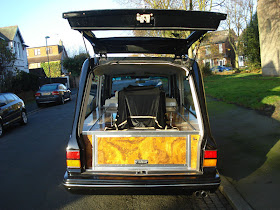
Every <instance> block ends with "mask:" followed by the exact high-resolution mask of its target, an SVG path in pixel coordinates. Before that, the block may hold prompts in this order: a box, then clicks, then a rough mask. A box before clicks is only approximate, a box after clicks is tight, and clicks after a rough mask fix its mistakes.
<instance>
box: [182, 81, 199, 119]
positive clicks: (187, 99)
mask: <svg viewBox="0 0 280 210" xmlns="http://www.w3.org/2000/svg"><path fill="white" fill-rule="evenodd" d="M184 107H185V108H186V109H187V110H189V111H190V112H192V113H193V114H196V113H195V108H194V102H193V97H192V92H191V87H190V83H189V80H184Z"/></svg>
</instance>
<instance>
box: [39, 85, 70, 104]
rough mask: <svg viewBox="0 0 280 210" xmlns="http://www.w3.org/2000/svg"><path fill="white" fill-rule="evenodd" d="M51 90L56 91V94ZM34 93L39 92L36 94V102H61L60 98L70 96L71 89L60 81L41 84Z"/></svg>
mask: <svg viewBox="0 0 280 210" xmlns="http://www.w3.org/2000/svg"><path fill="white" fill-rule="evenodd" d="M53 91H56V92H57V94H53ZM36 94H40V96H36V102H37V104H47V103H53V102H54V103H61V102H62V100H64V101H65V100H70V98H71V91H70V90H69V89H67V88H66V87H65V86H64V85H63V84H61V83H52V84H47V85H43V86H42V87H41V88H40V89H39V90H38V91H37V92H36Z"/></svg>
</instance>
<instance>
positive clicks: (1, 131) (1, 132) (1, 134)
mask: <svg viewBox="0 0 280 210" xmlns="http://www.w3.org/2000/svg"><path fill="white" fill-rule="evenodd" d="M3 134H4V131H3V125H2V123H0V138H1V137H2V136H3Z"/></svg>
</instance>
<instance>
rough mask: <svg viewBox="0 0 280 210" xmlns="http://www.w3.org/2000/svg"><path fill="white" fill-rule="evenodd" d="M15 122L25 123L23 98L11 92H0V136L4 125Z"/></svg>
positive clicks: (25, 115)
mask: <svg viewBox="0 0 280 210" xmlns="http://www.w3.org/2000/svg"><path fill="white" fill-rule="evenodd" d="M17 122H20V123H21V124H22V125H25V124H27V114H26V109H25V105H24V102H23V100H22V99H20V98H19V97H18V96H17V95H15V94H13V93H0V137H1V136H2V135H3V134H4V128H5V127H7V126H9V125H11V124H13V123H17Z"/></svg>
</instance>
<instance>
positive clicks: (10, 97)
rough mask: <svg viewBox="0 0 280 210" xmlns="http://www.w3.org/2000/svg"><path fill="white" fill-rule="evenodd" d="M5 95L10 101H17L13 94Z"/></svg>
mask: <svg viewBox="0 0 280 210" xmlns="http://www.w3.org/2000/svg"><path fill="white" fill-rule="evenodd" d="M4 97H5V98H6V99H7V101H8V103H11V102H13V101H15V98H14V97H13V96H12V94H5V95H4Z"/></svg>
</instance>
